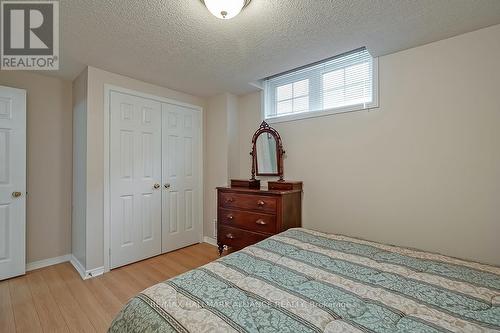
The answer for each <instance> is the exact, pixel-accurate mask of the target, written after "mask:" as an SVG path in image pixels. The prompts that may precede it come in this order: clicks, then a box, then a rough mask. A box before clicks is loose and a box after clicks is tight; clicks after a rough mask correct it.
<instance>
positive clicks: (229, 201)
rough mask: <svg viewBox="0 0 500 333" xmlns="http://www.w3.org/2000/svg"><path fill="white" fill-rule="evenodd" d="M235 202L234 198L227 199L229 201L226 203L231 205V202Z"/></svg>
mask: <svg viewBox="0 0 500 333" xmlns="http://www.w3.org/2000/svg"><path fill="white" fill-rule="evenodd" d="M233 201H234V199H233V198H227V199H226V203H231V202H233Z"/></svg>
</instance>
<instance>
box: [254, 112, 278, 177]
mask: <svg viewBox="0 0 500 333" xmlns="http://www.w3.org/2000/svg"><path fill="white" fill-rule="evenodd" d="M284 154H285V151H284V150H283V144H282V142H281V137H280V135H279V133H278V132H277V131H276V130H275V129H274V128H272V127H271V126H269V125H268V124H267V123H266V122H265V121H263V122H262V124H261V125H260V127H259V129H258V130H257V131H256V132H255V134H254V135H253V138H252V152H251V153H250V155H251V156H252V180H254V179H255V176H256V175H257V176H278V177H279V178H280V180H283V155H284Z"/></svg>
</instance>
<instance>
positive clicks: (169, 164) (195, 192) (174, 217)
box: [162, 104, 202, 252]
mask: <svg viewBox="0 0 500 333" xmlns="http://www.w3.org/2000/svg"><path fill="white" fill-rule="evenodd" d="M162 112H163V115H162V116H163V144H162V150H163V154H162V160H163V214H162V251H163V252H168V251H172V250H175V249H178V248H181V247H185V246H188V245H191V244H195V243H199V242H200V231H201V221H202V217H201V190H202V187H201V184H200V181H201V170H202V169H201V163H202V161H201V115H200V111H196V110H193V109H190V108H186V107H182V106H177V105H172V104H162Z"/></svg>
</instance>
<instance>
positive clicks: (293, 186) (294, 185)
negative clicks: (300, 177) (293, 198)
mask: <svg viewBox="0 0 500 333" xmlns="http://www.w3.org/2000/svg"><path fill="white" fill-rule="evenodd" d="M267 188H268V189H269V190H281V191H291V190H302V182H296V181H291V180H283V181H281V180H280V181H277V182H272V181H269V182H267Z"/></svg>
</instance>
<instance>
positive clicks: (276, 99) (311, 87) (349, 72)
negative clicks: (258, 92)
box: [264, 48, 374, 119]
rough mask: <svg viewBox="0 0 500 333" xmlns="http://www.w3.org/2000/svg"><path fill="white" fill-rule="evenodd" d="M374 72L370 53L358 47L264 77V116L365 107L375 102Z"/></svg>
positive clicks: (274, 116) (340, 110)
mask: <svg viewBox="0 0 500 333" xmlns="http://www.w3.org/2000/svg"><path fill="white" fill-rule="evenodd" d="M373 71H374V63H373V58H372V56H371V55H370V53H369V52H368V51H367V50H366V49H365V48H361V49H357V50H354V51H352V52H349V53H345V54H342V55H339V56H336V57H333V58H330V59H327V60H325V61H321V62H318V63H315V64H312V65H309V66H304V67H301V68H298V69H295V70H292V71H289V72H286V73H282V74H279V75H275V76H272V77H269V78H267V79H264V108H265V118H266V119H269V118H278V117H284V116H289V115H294V114H299V113H308V112H309V113H313V112H319V111H325V110H329V111H331V112H330V113H335V112H343V111H344V110H345V108H346V107H351V108H352V107H353V106H356V108H357V109H364V108H367V107H369V105H370V104H371V103H373V102H374V78H373V77H374V73H373Z"/></svg>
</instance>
